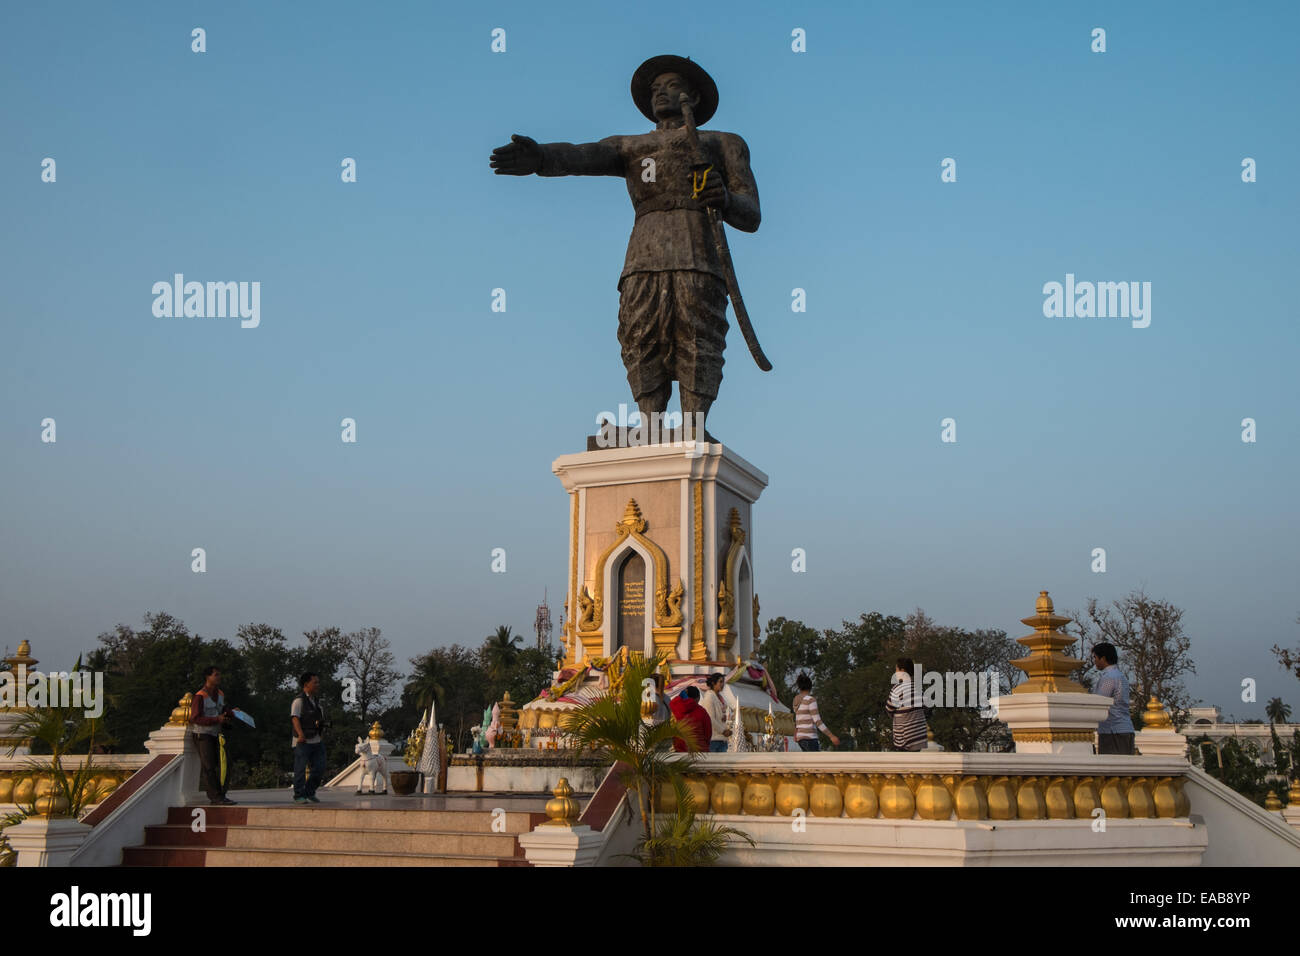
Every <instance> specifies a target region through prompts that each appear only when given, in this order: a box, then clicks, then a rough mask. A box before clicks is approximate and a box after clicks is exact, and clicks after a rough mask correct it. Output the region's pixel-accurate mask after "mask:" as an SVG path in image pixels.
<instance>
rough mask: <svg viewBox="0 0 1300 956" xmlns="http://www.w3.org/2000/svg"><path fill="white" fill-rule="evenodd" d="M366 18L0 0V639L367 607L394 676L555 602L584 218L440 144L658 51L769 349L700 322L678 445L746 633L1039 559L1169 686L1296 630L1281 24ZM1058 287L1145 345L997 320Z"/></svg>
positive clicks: (607, 195)
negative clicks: (1166, 670)
mask: <svg viewBox="0 0 1300 956" xmlns="http://www.w3.org/2000/svg"><path fill="white" fill-rule="evenodd" d="M376 9H379V8H368V7H365V6H356V5H350V4H330V3H322V4H314V5H312V6H310V7H305V6H304V7H300V8H291V7H289V6H288V5H279V4H277V5H268V4H257V3H240V2H234V3H222V4H207V3H195V4H186V5H177V4H163V3H140V4H133V5H130V6H128V7H116V8H109V7H105V6H103V5H101V4H91V3H85V4H61V5H59V6H58V7H57V8H48V7H46V8H42V7H39V6H31V5H28V6H25V7H22V8H18V7H12V6H11V7H10V8H8V9H7V10H6V11H5V13H4V25H3V29H0V88H2V89H3V91H4V96H3V97H0V124H2V128H3V129H4V131H5V136H4V139H3V143H0V208H3V210H4V216H3V219H4V227H3V228H2V229H0V257H2V259H3V262H4V263H5V269H4V274H3V275H4V283H3V295H0V332H2V334H3V343H4V347H3V349H0V407H2V409H3V414H2V415H0V448H3V449H4V450H5V452H4V458H3V465H4V467H3V468H2V469H0V501H2V502H3V506H2V507H0V541H2V542H3V546H2V547H0V606H2V607H3V609H4V610H3V622H4V633H3V634H2V635H0V644H8V645H10V646H13V645H16V644H17V642H18V641H19V640H21V639H22V638H24V637H28V638H31V639H32V641H33V642H34V643H35V645H36V650H37V656H38V657H40V658H41V659H42V660H43V661H45V662H46V663H51V664H53V663H59V664H66V663H69V662H70V661H71V660H72V659H73V658H74V657H75V656H76V654H77V653H79V652H80V651H82V650H83V649H88V648H89V647H91V646H92V645H93V642H94V638H95V636H96V635H97V634H98V633H100V632H101V631H103V630H107V629H109V628H111V627H112V626H113V625H114V624H116V623H118V622H126V623H130V624H138V623H139V621H140V618H141V616H142V615H143V614H144V612H146V611H149V610H159V609H165V610H167V611H169V612H171V613H172V614H175V615H176V616H178V617H180V618H182V619H183V620H185V621H186V622H187V623H188V624H189V625H190V627H191V628H192V629H194V630H196V631H198V632H200V633H202V634H204V635H205V636H208V637H230V636H232V635H233V632H234V630H235V628H236V627H237V626H238V625H239V624H241V623H247V622H249V621H266V622H268V623H271V624H274V625H276V626H279V627H281V628H283V629H284V630H285V631H286V633H289V634H293V635H297V634H298V633H299V632H301V631H302V630H303V629H305V628H309V627H318V626H325V625H329V624H337V625H339V626H341V627H344V628H345V629H350V628H354V627H359V626H363V625H375V626H379V627H381V628H383V630H384V633H385V634H386V635H387V636H388V637H389V638H390V639H391V640H392V641H393V643H394V647H395V650H396V651H397V652H398V654H399V656H400V657H402V658H405V657H408V656H410V655H412V654H415V653H418V652H421V651H423V650H425V649H427V648H429V647H431V646H435V645H445V644H450V643H452V642H460V643H471V644H473V643H477V642H479V641H480V640H481V639H482V638H483V636H485V635H486V634H488V633H489V632H491V631H492V630H493V629H494V628H495V626H496V625H498V624H510V625H512V626H513V627H514V628H515V629H516V630H522V631H525V632H526V631H528V629H529V628H530V626H531V622H532V618H533V611H534V608H535V607H536V605H537V603H538V601H539V599H540V598H541V595H542V591H543V588H549V590H550V594H551V596H552V598H553V600H552V604H553V607H554V608H555V615H556V620H557V623H558V613H559V603H560V600H561V598H560V595H561V594H562V591H563V587H564V576H565V554H566V535H567V515H568V511H567V504H566V500H565V496H564V493H563V490H562V488H561V486H560V484H559V482H558V481H557V480H556V479H555V477H554V476H553V475H552V474H551V470H550V463H551V461H552V460H553V459H554V458H555V457H557V456H558V455H560V454H564V453H568V452H572V451H579V450H582V449H583V448H584V447H585V446H584V435H586V434H588V433H589V432H590V431H591V429H592V428H593V427H594V421H595V416H596V413H597V412H599V411H601V410H602V409H614V408H616V407H617V404H618V403H619V402H621V401H630V395H629V393H628V390H627V385H626V381H625V378H624V371H623V367H622V364H621V362H620V360H619V355H618V344H617V341H616V339H615V329H616V316H617V307H618V293H617V291H616V283H617V279H618V275H619V272H620V269H621V267H622V261H623V253H624V248H625V245H626V241H627V235H628V232H629V230H630V227H631V222H632V211H631V207H630V204H629V202H628V199H627V194H626V189H625V187H624V185H623V184H622V183H621V182H620V181H618V180H616V179H611V178H601V179H585V178H570V179H546V180H539V179H536V178H532V177H529V178H518V179H516V178H507V177H496V176H493V175H492V173H491V171H490V170H489V168H488V165H487V157H488V154H489V152H490V151H491V149H492V148H493V147H494V146H497V145H500V144H502V143H504V142H506V141H508V139H509V136H510V134H511V133H515V132H518V133H523V134H526V135H530V136H532V137H534V138H535V139H537V140H539V141H541V142H551V141H570V142H585V141H590V140H595V139H599V138H601V137H603V136H607V135H610V134H613V133H635V132H641V131H644V130H645V129H646V128H648V126H649V124H648V123H647V122H646V121H645V120H644V119H643V118H642V117H641V116H640V114H639V113H637V111H636V109H635V107H634V106H633V105H632V102H631V99H630V97H629V95H628V80H629V78H630V76H631V73H632V71H633V70H634V69H635V67H636V66H637V64H639V63H640V62H641V61H642V60H643V59H645V58H646V57H648V56H651V55H654V54H658V53H664V52H674V53H680V54H683V55H690V56H692V57H693V58H694V59H696V60H698V61H699V62H700V63H702V64H703V65H704V66H705V67H706V69H708V70H709V71H710V73H711V74H712V75H713V76H714V78H715V80H716V81H717V83H718V85H719V88H720V91H721V105H720V107H719V110H718V113H717V115H716V117H715V118H714V119H713V121H711V122H710V123H709V126H710V127H711V128H715V129H725V130H731V131H734V132H737V133H739V134H741V135H742V136H744V137H745V139H746V141H747V142H748V143H749V147H750V151H751V157H752V165H753V170H754V174H755V177H756V179H757V182H758V187H759V193H760V197H761V200H762V210H763V223H762V227H761V228H760V230H759V231H758V232H757V233H755V234H753V235H745V234H738V233H734V232H733V233H732V241H731V246H732V251H733V255H734V257H735V261H736V266H737V270H738V273H739V278H740V284H741V288H742V289H743V291H744V294H745V300H746V302H747V304H748V306H749V309H750V313H751V316H752V317H753V319H754V322H755V325H756V327H757V330H758V333H759V336H760V338H761V340H762V342H763V345H764V347H765V349H766V351H767V353H768V355H769V356H770V357H771V358H772V361H773V363H774V365H775V370H774V371H773V372H771V373H766V374H765V373H762V372H760V371H759V370H758V369H757V368H756V367H755V366H754V365H753V363H752V362H751V361H750V359H749V357H748V355H747V354H746V350H745V347H744V344H743V341H742V340H741V338H740V336H739V334H738V332H737V331H736V329H735V323H734V321H733V323H732V333H731V336H730V338H729V349H728V352H727V359H728V361H727V364H726V367H725V380H724V382H723V385H722V392H721V396H720V399H719V401H718V403H717V405H715V407H714V413H713V414H712V416H711V417H710V430H711V431H712V432H713V433H714V434H716V435H718V436H719V437H720V438H722V439H723V440H724V441H726V442H727V443H728V444H730V445H731V446H732V447H734V448H735V449H736V450H737V451H738V452H739V453H740V454H741V455H742V456H744V457H745V458H747V459H749V460H750V461H752V462H754V463H755V464H756V465H758V466H759V467H760V468H762V469H764V470H765V471H766V472H767V474H768V476H769V478H770V482H771V483H770V486H769V487H768V489H767V490H766V491H765V492H764V494H763V496H762V498H761V500H760V502H759V505H758V508H757V510H756V512H755V529H754V544H755V555H754V556H755V577H756V589H757V591H758V593H759V595H760V598H761V600H762V605H763V613H764V618H767V617H769V616H775V615H785V616H788V617H794V618H799V619H802V620H804V621H806V622H807V623H809V624H811V625H814V626H817V627H829V626H834V625H836V624H838V622H839V621H840V620H841V619H843V618H846V617H856V616H857V615H858V614H859V613H861V612H863V611H866V610H874V609H879V610H882V611H885V612H892V613H899V614H904V613H906V612H907V611H909V610H910V609H912V608H915V607H917V606H921V607H923V608H925V609H926V611H927V612H929V613H930V614H931V615H932V616H933V617H935V618H936V619H937V620H939V621H941V622H944V623H950V624H958V625H963V626H967V627H1002V628H1005V629H1007V630H1008V631H1009V632H1011V633H1012V634H1013V635H1016V636H1019V635H1020V634H1021V633H1022V631H1023V628H1022V625H1020V624H1019V623H1018V619H1019V618H1021V617H1023V616H1025V615H1026V614H1029V613H1030V612H1031V611H1032V608H1033V600H1034V597H1035V596H1036V594H1037V592H1038V590H1039V589H1040V588H1047V589H1049V590H1050V591H1051V592H1052V595H1053V597H1054V598H1055V599H1056V602H1057V606H1058V608H1079V607H1082V606H1083V605H1084V603H1085V602H1086V599H1087V598H1088V597H1090V596H1096V597H1098V598H1100V599H1102V600H1103V601H1108V600H1110V599H1112V598H1115V597H1119V596H1120V595H1122V594H1124V593H1126V592H1128V591H1129V590H1131V589H1132V588H1134V587H1138V586H1145V587H1146V588H1147V590H1148V592H1149V593H1151V594H1153V595H1155V596H1158V597H1162V598H1165V599H1168V600H1171V601H1173V602H1174V603H1176V604H1178V605H1180V606H1182V607H1184V608H1185V609H1186V618H1185V624H1186V627H1187V630H1188V632H1189V634H1190V635H1191V638H1192V642H1193V643H1192V652H1193V656H1194V659H1195V660H1196V662H1197V666H1198V674H1197V675H1196V676H1194V677H1193V678H1191V680H1190V686H1191V688H1192V691H1193V693H1194V694H1196V695H1197V696H1199V697H1201V698H1203V699H1205V700H1206V701H1207V702H1211V703H1218V704H1220V705H1221V706H1222V707H1223V708H1224V710H1225V711H1229V712H1233V713H1236V714H1237V715H1238V716H1243V717H1245V716H1260V715H1262V701H1264V700H1266V699H1267V698H1268V697H1271V696H1279V695H1280V696H1282V697H1283V698H1284V699H1287V700H1289V701H1296V698H1297V696H1300V695H1297V694H1296V690H1297V689H1298V688H1297V685H1296V684H1295V682H1294V678H1292V677H1290V676H1288V675H1287V674H1286V673H1284V672H1283V671H1281V669H1280V668H1278V667H1277V665H1276V663H1275V661H1274V660H1273V658H1272V656H1271V655H1270V654H1269V652H1268V648H1269V647H1270V646H1271V645H1272V644H1274V643H1279V644H1284V645H1292V646H1294V645H1295V644H1296V643H1297V640H1298V639H1300V625H1297V623H1296V617H1297V613H1300V597H1297V593H1296V592H1297V589H1296V581H1297V571H1298V570H1300V560H1298V559H1297V554H1296V548H1295V541H1296V540H1297V537H1298V532H1300V519H1298V517H1297V508H1296V506H1295V499H1294V488H1295V486H1296V479H1295V475H1296V472H1297V466H1298V465H1300V454H1298V452H1297V448H1298V445H1300V423H1298V422H1297V416H1296V409H1297V401H1296V387H1295V384H1294V383H1295V376H1294V364H1295V360H1296V355H1297V344H1298V338H1300V336H1298V334H1297V331H1296V320H1297V306H1296V297H1295V292H1294V276H1295V273H1296V268H1295V260H1296V251H1297V240H1296V238H1295V233H1294V226H1295V223H1296V222H1297V220H1300V215H1298V213H1300V208H1298V207H1300V202H1298V201H1297V193H1296V187H1295V180H1294V177H1293V176H1292V174H1291V172H1290V170H1289V168H1288V163H1289V162H1290V161H1291V158H1292V157H1293V156H1294V155H1296V154H1297V153H1298V152H1300V142H1297V139H1298V137H1297V132H1296V130H1297V124H1296V122H1295V110H1294V107H1295V103H1296V102H1297V100H1298V99H1300V97H1298V96H1297V93H1300V90H1298V89H1297V87H1298V85H1300V84H1298V80H1300V68H1298V67H1297V60H1296V57H1295V54H1294V50H1293V48H1292V39H1293V37H1294V36H1295V35H1296V28H1297V26H1300V23H1298V22H1297V21H1300V14H1298V13H1297V8H1296V7H1295V6H1294V5H1292V4H1283V3H1276V4H1266V5H1263V6H1261V7H1259V8H1252V10H1251V11H1250V13H1249V14H1248V15H1247V14H1245V13H1240V12H1237V11H1235V10H1232V9H1230V8H1225V7H1221V6H1213V5H1209V4H1172V3H1171V4H1144V5H1142V9H1140V10H1133V9H1129V5H1126V4H1101V5H1098V4H1089V5H1082V4H1052V5H1035V4H1028V3H1025V4H1014V5H1006V6H1005V7H1004V9H1003V10H1002V11H999V12H995V13H990V12H988V11H983V10H979V9H977V8H974V7H972V6H971V5H966V4H956V3H953V4H928V5H924V6H921V5H910V4H909V5H897V4H883V3H881V4H861V5H858V4H855V5H847V4H844V5H841V4H817V3H813V4H801V5H800V6H799V8H798V10H797V12H796V10H795V9H794V8H793V7H792V6H790V5H787V4H771V3H769V4H753V3H746V4H738V3H716V4H703V5H701V4H694V3H690V4H688V3H677V2H665V3H660V4H656V5H654V6H653V9H651V8H647V9H646V11H645V13H644V14H643V15H642V14H638V15H636V16H635V17H633V15H631V14H630V13H629V12H628V10H627V8H625V7H619V6H617V5H607V4H594V3H591V4H563V5H538V4H530V3H502V4H494V5H489V6H480V7H474V6H469V5H467V6H465V7H461V6H455V7H453V6H452V5H434V4H424V3H389V4H384V5H383V6H382V11H383V15H382V16H379V15H377V14H376V12H375V10H376ZM196 26H199V27H203V28H204V29H205V30H206V31H207V52H206V53H203V54H196V53H193V52H191V49H190V43H191V41H190V31H191V30H192V29H193V28H194V27H196ZM1098 26H1100V27H1103V28H1105V29H1106V31H1107V52H1105V53H1104V54H1097V53H1092V52H1091V51H1090V42H1091V41H1090V33H1091V30H1092V29H1093V28H1094V27H1098ZM496 27H501V28H504V29H505V30H506V37H507V50H506V52H505V53H503V54H494V53H492V52H491V50H490V41H491V36H490V34H491V31H492V29H493V28H496ZM796 27H800V28H803V29H804V30H806V31H807V37H808V52H806V53H803V54H796V53H793V52H791V49H790V33H791V30H792V29H794V28H796ZM45 157H52V158H54V159H55V160H56V162H57V174H58V179H57V182H56V183H53V184H49V183H42V182H41V179H40V164H41V160H42V159H43V158H45ZM343 157H354V158H355V159H356V160H357V169H358V181H357V182H356V183H355V184H343V183H342V182H341V181H340V176H339V172H340V161H341V160H342V158H343ZM945 157H952V158H954V159H956V161H957V182H956V183H950V184H945V183H941V182H940V178H939V173H940V167H939V164H940V161H941V160H942V159H943V158H945ZM1244 157H1252V158H1254V159H1255V160H1256V161H1257V163H1258V182H1256V183H1253V184H1245V183H1243V182H1242V181H1241V177H1240V170H1241V161H1242V159H1243V158H1244ZM176 272H182V273H184V274H185V275H186V277H187V278H189V279H194V280H199V281H209V280H212V281H225V280H245V281H254V280H255V281H259V282H261V289H262V299H261V325H260V327H259V328H257V329H241V328H240V327H239V323H238V321H237V320H231V319H194V318H190V319H184V318H172V319H160V318H156V317H154V315H153V314H152V311H151V306H152V302H153V296H152V294H151V292H150V290H151V287H152V285H153V283H154V282H156V281H160V280H164V281H166V280H170V278H171V276H172V275H173V274H174V273H176ZM1066 273H1073V274H1075V275H1076V277H1077V278H1078V279H1079V280H1085V279H1086V280H1092V281H1148V282H1150V283H1151V284H1152V321H1151V325H1150V327H1149V328H1146V329H1133V328H1131V327H1130V324H1129V323H1128V322H1127V321H1123V320H1117V319H1077V318H1076V319H1064V318H1059V319H1049V318H1045V317H1044V315H1043V311H1042V304H1043V294H1042V287H1043V284H1044V283H1046V282H1050V281H1058V282H1061V281H1063V280H1064V277H1065V275H1066ZM496 287H502V288H505V289H506V290H507V297H508V299H507V302H508V306H507V311H506V312H505V313H494V312H492V311H491V310H490V302H491V299H490V296H491V290H492V289H493V288H496ZM796 287H798V288H803V289H805V290H806V292H807V301H808V311H807V312H806V313H802V314H798V313H793V312H792V311H791V309H790V301H791V290H792V289H794V288H796ZM673 402H674V405H675V403H676V397H675V396H674V400H673ZM46 417H52V418H54V419H55V420H56V422H57V428H58V441H57V443H56V444H53V445H50V444H43V443H42V442H41V441H40V422H41V420H42V419H43V418H46ZM344 417H352V418H354V419H356V421H357V426H358V442H357V443H356V444H355V445H345V444H343V443H342V442H341V441H340V439H339V431H340V429H339V422H340V420H341V419H343V418H344ZM946 417H952V418H954V419H956V421H957V442H956V443H955V444H944V443H942V442H940V440H939V439H940V420H941V419H943V418H946ZM1246 417H1251V418H1254V419H1255V420H1256V421H1257V423H1258V441H1257V442H1256V443H1254V444H1245V443H1243V442H1242V441H1241V438H1240V435H1241V425H1240V422H1241V420H1242V419H1243V418H1246ZM195 547H203V548H205V549H206V551H207V558H208V571H207V573H205V574H202V575H199V574H193V573H192V572H191V571H190V551H191V549H192V548H195ZM495 547H504V548H506V550H507V555H508V565H507V566H508V571H507V573H506V574H492V573H491V571H490V554H491V550H492V549H493V548H495ZM796 547H800V548H804V549H805V550H806V552H807V555H808V565H807V566H808V570H807V573H804V574H795V573H792V571H791V559H790V552H791V550H792V549H793V548H796ZM1095 547H1104V548H1105V549H1106V551H1107V565H1108V569H1107V572H1106V573H1105V574H1094V573H1092V571H1091V570H1090V563H1091V551H1092V549H1093V548H1095ZM1243 677H1254V678H1255V679H1257V680H1258V682H1259V691H1258V693H1259V699H1260V701H1261V704H1260V705H1259V706H1252V705H1249V704H1243V703H1241V702H1240V698H1239V693H1240V684H1241V679H1242V678H1243ZM1296 703H1297V704H1300V701H1296Z"/></svg>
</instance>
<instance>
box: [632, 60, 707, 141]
mask: <svg viewBox="0 0 1300 956" xmlns="http://www.w3.org/2000/svg"><path fill="white" fill-rule="evenodd" d="M664 73H676V74H678V75H680V76H681V77H682V78H683V79H685V80H686V82H687V83H689V84H690V85H691V89H693V90H694V91H695V92H696V93H698V94H699V97H700V102H699V103H698V104H697V105H696V107H695V124H696V125H697V126H703V125H704V124H705V123H707V122H708V121H709V119H710V118H711V117H712V116H713V114H714V113H716V112H717V111H718V84H716V83H714V82H713V77H711V76H709V74H708V73H706V72H705V71H704V68H703V67H702V66H700V65H699V64H698V63H695V62H694V61H692V60H691V58H690V57H685V56H674V55H672V54H671V53H665V54H664V55H663V56H652V57H650V59H648V60H646V61H645V62H644V63H642V64H641V65H640V66H638V67H637V68H636V72H635V73H633V74H632V102H634V103H635V104H636V108H637V109H639V110H640V111H641V115H643V116H644V117H645V118H646V119H648V120H650V122H652V123H656V122H658V120H656V119H655V111H654V106H653V105H652V104H651V102H650V84H651V83H653V82H654V80H655V77H657V76H662V75H663V74H664Z"/></svg>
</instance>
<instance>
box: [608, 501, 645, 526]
mask: <svg viewBox="0 0 1300 956" xmlns="http://www.w3.org/2000/svg"><path fill="white" fill-rule="evenodd" d="M624 527H626V528H630V529H632V530H633V531H635V532H636V533H637V534H640V533H641V532H643V531H645V529H646V521H645V518H643V517H641V507H640V506H639V505H638V504H637V503H636V499H635V498H629V499H627V507H626V508H624V509H623V520H622V521H620V522H619V523H618V525H617V526H616V528H615V530H617V529H618V528H624Z"/></svg>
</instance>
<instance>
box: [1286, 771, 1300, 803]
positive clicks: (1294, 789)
mask: <svg viewBox="0 0 1300 956" xmlns="http://www.w3.org/2000/svg"><path fill="white" fill-rule="evenodd" d="M1286 802H1287V806H1291V807H1300V777H1296V778H1295V779H1294V780H1292V781H1291V789H1290V790H1288V791H1287V793H1286Z"/></svg>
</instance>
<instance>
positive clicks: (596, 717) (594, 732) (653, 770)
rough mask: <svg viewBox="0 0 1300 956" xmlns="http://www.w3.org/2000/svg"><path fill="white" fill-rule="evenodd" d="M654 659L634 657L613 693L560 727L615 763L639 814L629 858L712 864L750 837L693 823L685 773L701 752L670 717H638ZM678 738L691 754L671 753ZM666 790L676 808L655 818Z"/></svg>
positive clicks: (664, 863)
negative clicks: (637, 833)
mask: <svg viewBox="0 0 1300 956" xmlns="http://www.w3.org/2000/svg"><path fill="white" fill-rule="evenodd" d="M658 665H659V661H657V660H654V659H649V660H647V659H645V658H643V657H641V656H640V655H638V654H632V655H631V656H630V658H629V660H628V663H627V669H626V670H625V671H624V672H623V676H622V680H621V681H620V686H619V688H618V689H614V690H611V692H610V693H608V694H606V695H605V696H603V697H599V698H597V699H596V700H593V701H591V702H589V703H587V704H584V705H582V706H581V707H578V708H576V709H574V710H572V711H569V712H568V714H566V715H565V717H564V730H565V733H567V734H569V735H570V737H571V738H572V742H573V745H574V746H575V747H576V748H578V749H577V752H578V753H582V752H583V751H584V750H586V749H587V748H592V749H595V750H598V751H600V752H602V753H604V754H605V755H606V756H607V757H609V758H611V759H612V760H613V761H615V763H616V765H617V767H618V772H619V775H620V779H619V782H620V783H622V785H623V786H624V787H625V788H626V789H627V792H628V795H629V798H630V800H631V801H632V803H633V805H634V806H635V808H636V812H637V813H638V814H639V815H640V822H641V835H640V837H639V839H638V840H637V848H636V852H635V854H634V856H635V857H636V859H638V860H639V861H640V862H641V864H642V865H644V866H704V865H708V864H711V863H714V862H716V861H717V859H718V856H719V855H720V854H721V853H722V851H723V850H724V849H725V848H726V845H727V842H728V840H729V839H730V838H732V837H736V838H738V839H744V840H746V841H748V842H749V843H750V844H751V845H752V843H753V841H752V840H750V838H749V836H748V835H747V834H745V833H743V832H741V831H740V830H737V829H736V828H734V827H728V826H721V825H718V824H715V823H714V822H712V821H701V820H699V819H697V818H696V815H695V807H694V804H693V802H692V800H691V797H690V792H689V790H688V789H687V788H686V787H685V785H684V779H683V778H684V774H685V773H686V772H688V771H689V770H691V769H692V768H693V767H694V766H695V762H696V761H695V756H694V755H695V753H696V752H698V748H697V747H696V745H695V741H694V738H693V736H692V735H691V734H690V733H683V731H682V728H681V727H680V726H679V725H678V723H677V721H675V720H671V719H670V720H667V721H664V722H663V723H659V724H656V723H653V722H650V721H647V720H644V719H642V713H641V699H640V697H639V696H638V695H639V693H640V691H641V688H642V685H643V683H644V682H645V681H646V680H647V679H650V678H652V677H653V675H654V673H655V671H656V670H657V668H658ZM677 739H681V740H683V741H684V742H685V744H686V746H687V748H688V751H687V752H686V753H684V754H683V753H676V752H674V750H673V741H674V740H677ZM667 787H671V788H673V790H674V791H675V793H676V796H677V808H676V810H675V811H674V812H673V813H671V814H668V815H666V817H665V819H663V820H656V819H655V802H656V800H655V798H656V795H657V794H658V793H659V792H660V791H662V790H663V789H664V788H667Z"/></svg>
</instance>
